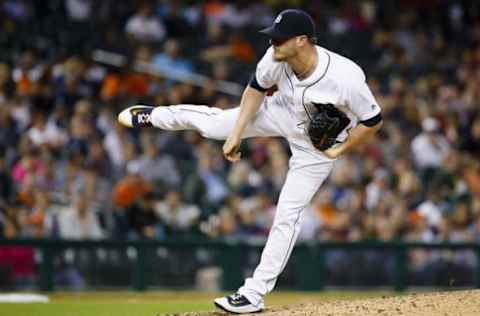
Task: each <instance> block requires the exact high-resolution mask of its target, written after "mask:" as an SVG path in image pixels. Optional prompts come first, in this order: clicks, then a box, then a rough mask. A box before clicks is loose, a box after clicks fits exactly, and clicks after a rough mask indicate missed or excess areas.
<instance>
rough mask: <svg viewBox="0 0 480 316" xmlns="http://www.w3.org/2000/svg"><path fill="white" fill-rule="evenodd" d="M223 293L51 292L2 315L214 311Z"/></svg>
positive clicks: (292, 300)
mask: <svg viewBox="0 0 480 316" xmlns="http://www.w3.org/2000/svg"><path fill="white" fill-rule="evenodd" d="M219 295H223V294H218V293H217V294H215V293H201V292H187V291H178V292H171V291H169V292H146V293H132V292H86V293H78V294H76V293H58V294H52V295H50V303H46V304H0V316H10V315H12V316H13V315H15V316H87V315H88V316H93V315H94V316H157V315H163V314H167V313H180V312H191V311H210V310H212V311H213V310H214V307H213V305H212V299H213V298H215V297H217V296H219ZM381 295H393V294H392V292H387V291H383V292H382V291H355V292H353V291H340V292H339V291H335V292H321V293H320V292H318V293H317V292H275V293H272V294H271V295H269V296H268V297H267V299H266V304H267V306H275V305H289V304H300V303H305V302H314V301H330V300H350V299H361V298H369V297H378V296H381Z"/></svg>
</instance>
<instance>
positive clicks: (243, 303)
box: [213, 293, 265, 314]
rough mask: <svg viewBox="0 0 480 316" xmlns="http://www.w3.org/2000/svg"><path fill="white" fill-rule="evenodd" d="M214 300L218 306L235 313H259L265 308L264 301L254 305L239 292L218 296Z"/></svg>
mask: <svg viewBox="0 0 480 316" xmlns="http://www.w3.org/2000/svg"><path fill="white" fill-rule="evenodd" d="M213 302H214V303H215V306H217V307H218V308H220V309H223V310H224V311H227V312H230V313H234V314H248V313H258V312H261V311H263V309H264V308H265V306H264V304H263V302H261V303H260V304H259V306H254V305H253V304H252V303H250V301H249V300H248V299H247V298H246V297H245V296H243V295H241V294H239V293H235V294H232V295H229V296H225V297H219V298H216V299H215V300H214V301H213Z"/></svg>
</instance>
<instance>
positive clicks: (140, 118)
mask: <svg viewBox="0 0 480 316" xmlns="http://www.w3.org/2000/svg"><path fill="white" fill-rule="evenodd" d="M238 113H239V108H234V109H229V110H222V109H219V108H214V107H209V106H204V105H188V104H181V105H171V106H158V107H150V106H144V105H135V106H132V107H129V108H127V109H125V110H123V111H122V112H121V113H120V114H119V115H118V120H119V122H120V123H121V124H122V125H124V126H127V127H148V126H154V127H157V128H160V129H163V130H167V131H179V130H196V131H198V132H199V133H200V134H202V136H204V137H206V138H211V139H226V138H227V137H228V135H229V133H230V131H231V130H232V128H233V126H234V125H235V121H236V118H237V116H238Z"/></svg>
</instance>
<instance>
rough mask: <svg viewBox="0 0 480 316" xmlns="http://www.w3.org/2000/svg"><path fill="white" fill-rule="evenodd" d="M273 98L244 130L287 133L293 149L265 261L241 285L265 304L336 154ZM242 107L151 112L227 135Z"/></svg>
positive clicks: (172, 124) (158, 122)
mask: <svg viewBox="0 0 480 316" xmlns="http://www.w3.org/2000/svg"><path fill="white" fill-rule="evenodd" d="M274 100H275V99H273V98H267V99H266V101H265V102H264V103H263V104H262V106H261V107H260V109H259V110H258V112H257V115H256V116H255V118H254V119H253V120H252V122H251V123H250V124H249V125H248V126H247V128H246V130H245V133H244V138H248V137H256V136H258V137H266V136H282V137H285V138H286V139H287V140H288V142H289V144H290V148H291V151H292V157H291V158H290V161H289V171H288V174H287V178H286V180H285V184H284V186H283V188H282V190H281V193H280V197H279V200H278V203H277V210H276V214H275V219H274V222H273V226H272V228H271V230H270V234H269V236H268V240H267V243H266V245H265V248H264V249H263V252H262V256H261V259H260V264H259V265H258V266H257V268H256V269H255V272H254V274H253V277H252V278H248V279H246V281H245V284H244V285H243V286H242V287H241V288H240V289H239V293H240V294H242V295H244V296H245V297H246V298H247V299H248V300H249V301H250V302H251V303H252V304H253V305H258V304H260V302H262V301H263V296H264V295H265V294H267V293H269V292H270V291H272V290H273V288H274V286H275V282H276V281H277V278H278V276H279V275H280V273H281V272H282V271H283V269H284V268H285V265H286V263H287V261H288V258H289V257H290V254H291V252H292V249H293V246H294V244H295V241H296V240H297V237H298V233H299V229H300V221H301V218H302V213H303V210H304V209H305V208H307V207H308V206H309V205H310V201H311V200H312V198H313V195H314V194H315V192H316V191H317V190H318V188H319V187H320V185H321V184H322V182H323V181H324V180H325V179H326V178H327V176H328V174H329V173H330V171H331V169H332V166H333V160H331V159H329V158H327V157H325V156H324V155H323V154H322V153H320V152H319V151H317V150H316V149H315V148H314V147H313V146H312V145H311V143H310V140H309V139H308V136H307V135H306V134H305V131H304V128H303V127H302V126H299V119H298V118H297V117H296V116H295V114H294V113H293V111H291V110H290V106H286V105H282V104H277V103H276V102H272V101H274ZM239 111H240V108H238V107H237V108H234V109H229V110H221V109H218V108H212V107H208V106H199V105H173V106H165V107H157V108H155V109H154V110H153V112H152V124H153V125H154V126H155V127H158V128H161V129H164V130H169V131H174V130H185V129H191V130H197V131H198V132H199V133H200V134H202V135H203V136H204V137H206V138H211V139H218V140H222V139H226V138H227V137H228V135H229V134H230V132H231V131H232V129H233V127H234V125H235V122H236V119H237V117H238V114H239Z"/></svg>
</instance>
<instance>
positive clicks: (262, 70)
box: [255, 46, 381, 142]
mask: <svg viewBox="0 0 480 316" xmlns="http://www.w3.org/2000/svg"><path fill="white" fill-rule="evenodd" d="M315 47H316V49H317V53H318V64H317V67H316V68H315V70H314V72H313V73H312V74H311V75H310V76H309V77H308V78H306V79H304V80H301V81H300V80H298V78H297V77H296V75H295V73H294V72H293V70H292V68H291V67H290V66H289V65H288V64H287V63H286V62H277V61H275V60H274V58H273V47H270V48H269V49H268V50H267V52H266V53H265V55H264V56H263V58H262V59H261V60H260V62H259V63H258V65H257V70H256V73H255V76H256V79H257V82H258V84H259V85H260V86H261V87H262V88H265V89H269V88H271V87H273V86H275V85H276V86H277V87H278V92H276V93H275V94H274V95H273V96H272V97H273V98H276V100H275V102H276V103H279V104H283V105H284V106H286V107H289V110H290V111H291V112H292V113H293V114H294V115H295V117H297V118H298V123H299V124H301V123H306V122H307V121H308V114H307V111H308V113H309V114H313V113H315V106H314V105H313V104H327V103H331V104H333V105H334V106H335V107H336V108H337V109H339V110H340V111H343V112H344V113H345V114H346V115H347V116H348V117H349V118H350V125H349V126H347V128H345V130H344V131H343V132H342V133H340V134H339V135H338V138H337V140H338V141H341V142H342V141H344V140H345V139H346V138H347V137H348V131H349V130H350V129H351V128H353V127H355V126H356V125H357V124H358V122H359V121H364V120H368V119H370V118H372V117H374V116H376V115H378V114H379V113H380V111H381V109H380V107H379V106H378V103H377V101H376V100H375V98H374V96H373V94H372V92H371V91H370V89H369V87H368V85H367V84H366V81H365V74H364V72H363V70H362V69H361V68H360V67H359V66H358V65H357V64H356V63H355V62H353V61H352V60H350V59H348V58H346V57H343V56H341V55H339V54H337V53H334V52H331V51H329V50H327V49H325V48H322V47H320V46H315Z"/></svg>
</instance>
